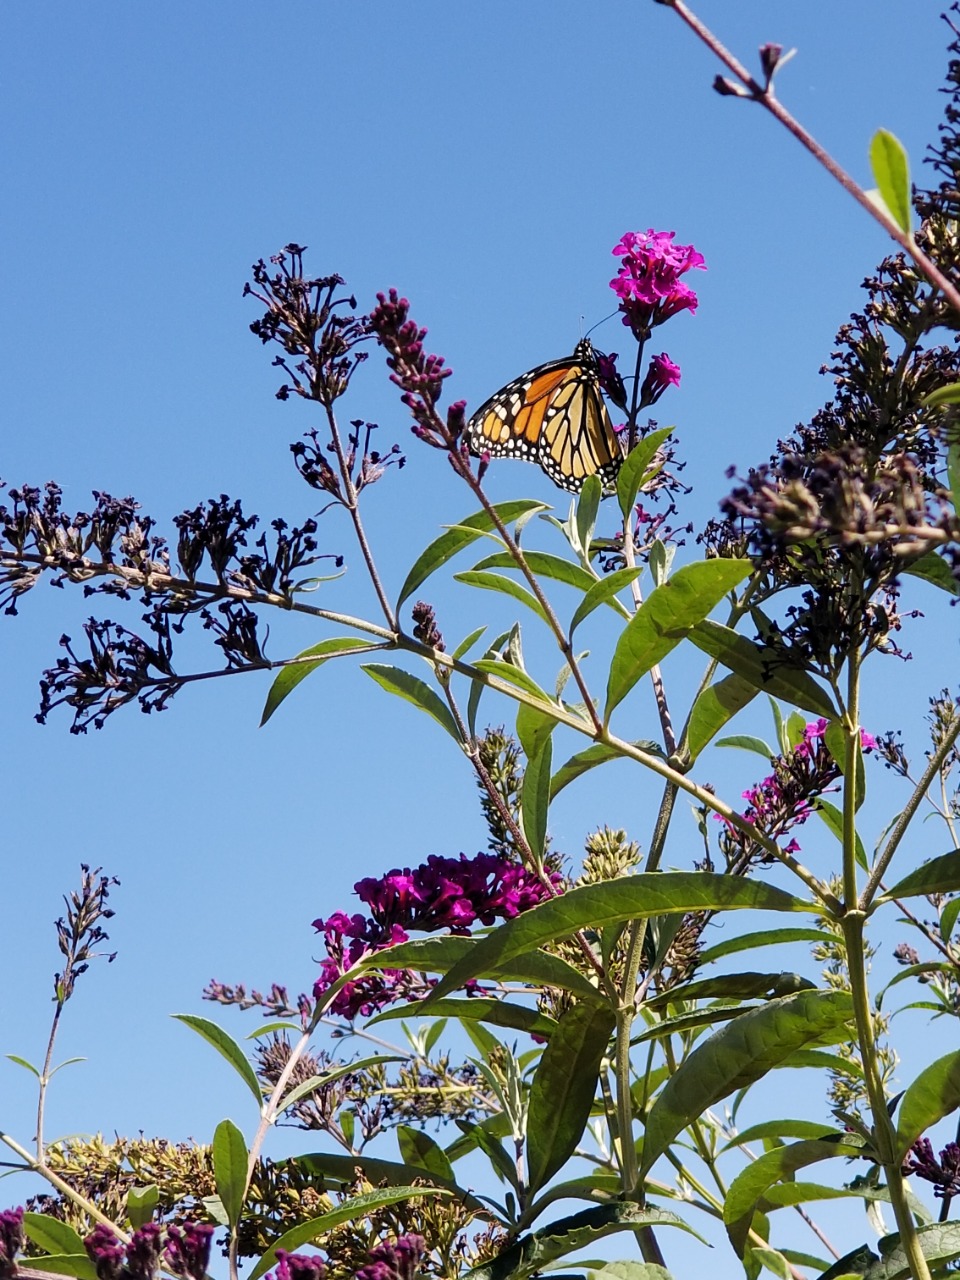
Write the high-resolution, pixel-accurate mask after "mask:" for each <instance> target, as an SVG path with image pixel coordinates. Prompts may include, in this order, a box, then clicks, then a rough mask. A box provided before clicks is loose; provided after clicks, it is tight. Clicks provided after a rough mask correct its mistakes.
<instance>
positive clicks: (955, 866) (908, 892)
mask: <svg viewBox="0 0 960 1280" xmlns="http://www.w3.org/2000/svg"><path fill="white" fill-rule="evenodd" d="M957 889H960V849H952V850H951V851H950V853H943V854H941V855H940V857H939V858H931V859H930V861H929V862H925V863H923V865H922V866H919V867H917V869H916V870H915V871H911V872H910V874H909V875H908V876H904V877H903V879H902V880H898V881H897V883H896V884H895V885H894V886H893V888H892V889H888V890H887V891H886V893H884V894H883V895H882V897H879V898H877V900H876V903H875V905H877V904H879V903H881V902H890V901H892V900H893V899H894V898H919V897H926V895H927V894H929V893H953V892H954V891H955V890H957Z"/></svg>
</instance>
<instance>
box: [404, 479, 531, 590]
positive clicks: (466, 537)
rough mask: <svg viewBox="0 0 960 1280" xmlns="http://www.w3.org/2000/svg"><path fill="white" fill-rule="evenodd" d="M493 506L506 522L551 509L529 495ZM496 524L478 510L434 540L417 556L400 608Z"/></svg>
mask: <svg viewBox="0 0 960 1280" xmlns="http://www.w3.org/2000/svg"><path fill="white" fill-rule="evenodd" d="M493 509H494V511H495V512H496V513H497V515H498V516H499V517H500V520H501V521H502V523H503V524H505V525H508V524H511V523H512V522H513V521H514V520H516V519H517V518H518V517H520V516H522V515H525V514H527V513H528V512H530V513H532V512H535V511H547V510H549V508H548V507H547V505H546V503H543V502H533V501H530V500H529V499H520V500H518V501H515V502H500V503H497V504H496V505H495V506H494V508H493ZM493 527H494V524H493V520H492V519H491V518H490V516H489V515H488V514H487V512H486V511H478V512H477V513H476V514H475V515H472V516H467V518H466V519H465V520H461V521H460V523H459V524H458V525H457V526H456V528H453V529H448V530H447V531H446V532H445V533H442V534H441V535H440V537H439V538H436V539H435V540H434V541H433V542H431V543H430V545H429V546H428V547H427V548H426V550H425V551H424V552H423V553H422V554H421V555H420V556H419V557H418V558H417V561H416V563H415V564H414V566H413V568H412V569H411V570H410V572H409V573H408V574H407V576H406V579H405V580H404V584H403V586H402V587H401V588H400V595H399V596H398V597H397V610H398V611H399V609H400V606H401V605H402V604H403V602H404V601H405V600H407V599H409V597H410V596H412V595H413V593H414V592H415V591H416V590H417V588H418V587H419V586H420V585H421V584H422V583H423V582H425V581H426V580H427V578H429V577H430V575H431V573H435V572H436V570H437V569H439V568H441V566H443V565H445V564H446V563H447V561H448V560H450V559H451V558H452V557H453V556H455V555H456V554H457V552H458V551H461V550H462V549H463V548H464V547H467V546H469V545H470V543H471V542H473V541H475V539H477V538H479V537H480V536H481V534H483V533H484V532H486V531H487V530H489V529H492V528H493Z"/></svg>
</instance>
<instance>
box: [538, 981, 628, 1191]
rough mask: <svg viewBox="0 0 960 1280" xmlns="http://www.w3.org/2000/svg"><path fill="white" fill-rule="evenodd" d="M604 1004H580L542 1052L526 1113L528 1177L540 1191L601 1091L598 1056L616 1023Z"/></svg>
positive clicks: (561, 1161) (558, 1166)
mask: <svg viewBox="0 0 960 1280" xmlns="http://www.w3.org/2000/svg"><path fill="white" fill-rule="evenodd" d="M614 1021H615V1020H614V1015H613V1011H612V1010H611V1009H610V1008H609V1007H606V1006H604V1005H597V1004H576V1005H574V1006H573V1008H572V1009H569V1010H568V1011H567V1012H566V1013H564V1014H563V1015H562V1017H561V1018H560V1024H559V1027H558V1028H557V1030H556V1031H555V1032H554V1034H553V1035H552V1036H551V1037H550V1040H549V1043H548V1044H547V1047H546V1049H544V1051H543V1054H542V1056H541V1058H540V1063H539V1065H538V1067H537V1070H536V1073H535V1075H534V1077H533V1084H532V1085H531V1087H530V1101H529V1108H528V1113H527V1177H528V1181H529V1187H530V1191H531V1193H533V1192H536V1191H538V1190H539V1189H540V1187H542V1186H543V1185H544V1184H545V1183H546V1182H548V1181H549V1180H550V1179H551V1178H552V1177H553V1175H554V1174H555V1173H556V1172H557V1171H558V1170H559V1169H561V1168H562V1167H563V1166H564V1165H565V1164H566V1162H567V1161H568V1160H569V1158H570V1157H571V1156H572V1155H573V1153H574V1151H575V1149H576V1146H577V1143H578V1142H579V1141H580V1138H581V1136H582V1134H583V1130H584V1128H585V1127H586V1123H587V1120H588V1119H589V1118H590V1110H591V1108H592V1106H593V1099H594V1097H595V1095H596V1091H597V1074H598V1072H599V1069H600V1062H601V1060H602V1059H603V1057H604V1055H605V1054H606V1052H607V1046H608V1042H609V1040H610V1036H611V1034H612V1032H613V1028H614Z"/></svg>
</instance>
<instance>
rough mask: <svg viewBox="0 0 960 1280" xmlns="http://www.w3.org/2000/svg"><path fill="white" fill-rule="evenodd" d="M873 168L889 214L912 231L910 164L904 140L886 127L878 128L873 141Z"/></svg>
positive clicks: (871, 148)
mask: <svg viewBox="0 0 960 1280" xmlns="http://www.w3.org/2000/svg"><path fill="white" fill-rule="evenodd" d="M870 168H871V169H872V171H873V180H874V182H875V183H876V184H877V190H878V191H879V192H880V195H881V197H882V198H883V203H884V204H885V205H886V206H887V209H888V210H889V212H890V216H891V217H892V218H893V220H894V222H896V224H897V226H898V227H899V228H900V230H901V231H905V232H906V233H907V235H909V234H910V215H911V213H912V208H913V207H912V205H911V203H910V166H909V163H908V161H907V153H906V151H905V150H904V148H903V143H902V142H901V141H900V139H899V138H897V137H895V136H894V135H893V134H892V133H890V132H889V130H887V129H878V130H877V132H876V133H875V134H874V135H873V138H872V139H871V141H870Z"/></svg>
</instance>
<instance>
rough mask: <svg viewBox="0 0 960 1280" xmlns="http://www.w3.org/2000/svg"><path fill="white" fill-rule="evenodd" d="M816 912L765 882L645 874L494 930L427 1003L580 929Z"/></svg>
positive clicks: (564, 898) (706, 874)
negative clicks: (682, 917)
mask: <svg viewBox="0 0 960 1280" xmlns="http://www.w3.org/2000/svg"><path fill="white" fill-rule="evenodd" d="M750 908H753V909H755V910H764V911H812V910H815V909H816V908H815V907H814V906H813V905H812V904H811V903H806V902H803V901H801V900H800V899H799V898H795V897H793V895H792V894H789V893H785V892H784V891H783V890H782V889H777V888H775V887H774V886H773V885H770V884H766V883H764V882H763V881H761V880H739V879H737V878H735V877H733V876H724V875H717V874H716V873H715V872H710V871H672V872H657V871H655V872H644V873H641V874H640V875H636V876H629V877H627V878H626V879H623V880H617V881H606V882H604V883H601V884H589V885H583V886H581V887H580V888H577V889H571V890H570V891H569V892H567V893H564V894H562V895H561V896H560V897H558V898H551V899H550V901H549V902H542V903H540V905H539V906H536V907H533V908H532V909H531V910H530V911H525V912H524V913H523V914H522V915H520V916H517V918H516V919H514V920H508V921H507V922H506V923H505V924H502V925H500V926H499V927H498V928H496V929H494V930H493V931H492V932H491V933H489V934H487V935H486V937H484V938H482V939H480V940H479V941H478V942H477V945H476V948H475V949H474V950H473V951H471V952H470V953H469V955H467V956H465V957H464V959H463V960H462V961H461V962H460V963H459V964H456V965H454V967H453V968H452V969H450V971H449V972H448V973H447V976H446V978H444V980H443V981H442V982H441V983H439V984H438V986H436V987H435V988H434V989H433V991H432V992H431V994H430V995H429V996H428V997H427V999H426V1001H425V1002H424V1008H429V1007H430V1005H431V1003H432V1002H433V1001H434V1000H435V999H440V998H441V997H443V996H446V995H449V994H450V992H451V991H456V990H457V988H458V987H461V986H462V985H463V984H464V983H465V982H466V981H467V980H468V979H469V978H476V977H479V976H481V975H484V974H493V973H496V972H500V971H502V968H503V967H504V966H506V965H507V964H509V963H510V962H511V961H513V960H514V958H515V957H517V956H522V955H525V954H526V953H528V952H532V951H534V950H535V949H536V948H537V947H540V946H543V945H544V944H545V943H548V942H556V941H558V940H559V939H561V938H568V937H570V935H571V934H573V933H575V932H576V931H577V930H578V929H601V928H603V926H604V925H608V924H618V923H619V922H620V921H622V920H637V919H640V918H641V917H644V916H653V915H668V914H670V913H671V912H686V911H736V910H745V909H750Z"/></svg>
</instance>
